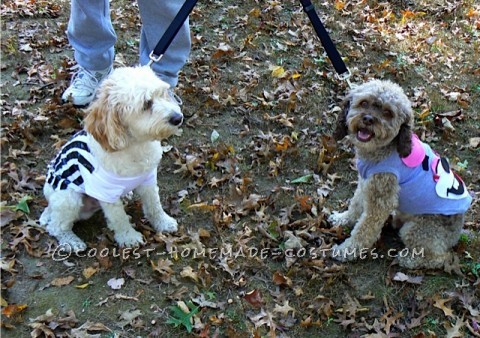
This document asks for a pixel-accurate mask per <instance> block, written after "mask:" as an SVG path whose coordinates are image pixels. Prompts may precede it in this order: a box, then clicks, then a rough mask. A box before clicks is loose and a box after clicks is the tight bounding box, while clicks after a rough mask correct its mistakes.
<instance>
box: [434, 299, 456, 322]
mask: <svg viewBox="0 0 480 338" xmlns="http://www.w3.org/2000/svg"><path fill="white" fill-rule="evenodd" d="M433 300H434V302H435V303H434V304H433V306H434V307H436V308H438V309H440V310H442V311H443V313H444V314H445V316H448V317H453V310H452V309H451V308H449V307H448V306H447V305H445V303H448V302H449V301H451V300H452V298H446V299H442V298H440V296H439V295H436V296H435V297H433Z"/></svg>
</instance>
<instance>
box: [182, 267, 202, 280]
mask: <svg viewBox="0 0 480 338" xmlns="http://www.w3.org/2000/svg"><path fill="white" fill-rule="evenodd" d="M180 276H182V277H183V278H191V279H192V280H194V281H195V282H198V274H197V273H196V272H195V271H193V269H192V267H191V266H186V267H184V268H183V270H182V271H181V272H180Z"/></svg>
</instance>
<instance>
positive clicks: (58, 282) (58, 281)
mask: <svg viewBox="0 0 480 338" xmlns="http://www.w3.org/2000/svg"><path fill="white" fill-rule="evenodd" d="M74 279H75V277H73V276H67V277H59V278H55V279H54V280H53V281H51V282H50V285H52V286H65V285H69V284H70V283H71V282H73V280H74Z"/></svg>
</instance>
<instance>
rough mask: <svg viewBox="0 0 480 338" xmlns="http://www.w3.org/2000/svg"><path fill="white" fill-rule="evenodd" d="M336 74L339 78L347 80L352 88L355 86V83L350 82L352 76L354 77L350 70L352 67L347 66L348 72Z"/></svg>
mask: <svg viewBox="0 0 480 338" xmlns="http://www.w3.org/2000/svg"><path fill="white" fill-rule="evenodd" d="M336 75H337V78H338V79H339V80H341V81H345V82H346V83H347V84H348V87H349V88H350V89H352V88H353V86H354V85H353V84H352V83H351V82H350V78H351V77H352V72H351V71H350V68H347V71H346V72H344V73H342V74H336Z"/></svg>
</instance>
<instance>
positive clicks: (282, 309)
mask: <svg viewBox="0 0 480 338" xmlns="http://www.w3.org/2000/svg"><path fill="white" fill-rule="evenodd" d="M288 302H289V301H288V300H285V301H284V302H283V305H282V306H280V305H278V304H275V308H274V309H273V312H277V313H281V314H283V315H284V316H288V313H289V312H292V316H293V317H295V309H294V308H293V307H291V306H290V304H288Z"/></svg>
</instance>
